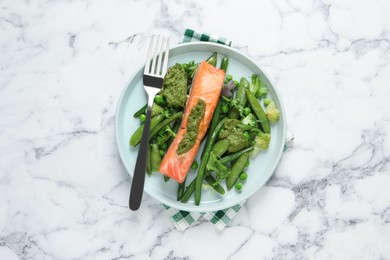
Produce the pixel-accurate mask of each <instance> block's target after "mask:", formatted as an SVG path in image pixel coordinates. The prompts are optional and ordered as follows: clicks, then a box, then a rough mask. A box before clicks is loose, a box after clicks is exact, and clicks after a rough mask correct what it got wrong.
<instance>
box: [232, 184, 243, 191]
mask: <svg viewBox="0 0 390 260" xmlns="http://www.w3.org/2000/svg"><path fill="white" fill-rule="evenodd" d="M234 187H235V188H236V190H237V191H241V190H242V183H241V182H237V183H236V185H234Z"/></svg>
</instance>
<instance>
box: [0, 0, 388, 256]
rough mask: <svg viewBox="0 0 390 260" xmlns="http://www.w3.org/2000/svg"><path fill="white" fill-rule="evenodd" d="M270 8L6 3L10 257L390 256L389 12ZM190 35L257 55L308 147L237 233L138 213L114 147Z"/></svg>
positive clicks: (1, 143) (3, 229) (380, 0)
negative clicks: (150, 58)
mask: <svg viewBox="0 0 390 260" xmlns="http://www.w3.org/2000/svg"><path fill="white" fill-rule="evenodd" d="M257 2H258V3H255V1H253V2H249V1H219V2H217V1H215V2H214V1H206V0H202V1H185V3H184V1H182V3H179V1H171V0H167V1H165V0H164V1H125V0H117V1H12V0H5V1H2V2H1V5H0V50H1V55H0V258H1V259H147V258H151V259H263V258H266V259H270V258H275V259H307V258H308V259H328V258H332V259H390V248H389V245H390V224H389V223H390V112H389V111H390V101H389V100H390V51H389V50H390V18H389V17H390V2H389V1H387V0H377V1H371V0H359V1H353V0H349V1H348V0H343V1H335V0H326V1H325V0H324V1H319V0H316V1H314V0H301V1H299V0H290V1H287V0H266V1H257ZM147 14H148V15H147ZM185 28H194V29H197V30H200V31H205V32H210V33H214V34H219V35H223V36H226V37H229V38H230V39H232V40H233V46H234V47H236V48H238V49H240V50H241V51H242V52H244V53H246V54H247V55H249V56H251V57H252V58H254V59H255V60H256V61H257V62H258V64H259V65H261V66H262V68H264V70H265V71H267V72H268V74H269V75H270V76H271V77H272V79H273V80H274V82H275V83H276V86H277V88H278V90H279V91H280V93H281V95H282V98H283V101H284V103H285V105H286V110H287V118H288V125H289V128H290V129H291V130H292V131H293V132H294V133H295V135H296V141H295V147H294V148H293V149H292V150H290V151H289V152H287V153H286V154H285V155H284V157H283V159H282V162H281V164H280V166H279V167H278V169H277V171H276V172H275V174H274V176H273V177H272V179H271V180H270V181H269V182H268V183H267V185H266V187H264V188H262V189H261V190H260V191H259V192H257V193H256V194H255V196H254V197H252V198H251V199H250V200H249V201H248V203H247V204H246V205H245V207H244V208H243V209H242V211H241V212H240V213H239V214H238V215H237V217H236V218H235V219H234V220H233V222H232V223H231V226H230V227H228V228H226V229H225V230H223V231H222V232H218V231H217V230H216V229H215V228H214V227H213V226H212V225H211V224H209V223H201V224H199V225H196V226H194V227H191V228H189V229H187V230H186V231H184V232H179V231H177V230H176V229H175V228H174V227H173V225H172V224H171V223H170V221H169V220H168V218H167V217H166V215H165V214H164V212H163V210H162V208H161V207H160V205H159V203H158V202H157V201H155V200H154V199H152V198H150V197H148V196H145V199H144V202H143V205H142V208H141V210H140V211H139V212H137V213H133V212H130V211H129V209H128V207H127V202H128V193H129V186H130V178H129V176H128V175H127V173H126V172H125V170H124V168H122V166H121V163H120V161H119V157H118V153H117V150H116V146H115V139H114V115H115V109H116V104H117V100H118V98H119V95H120V93H121V91H122V88H123V87H124V84H125V82H126V81H127V80H128V78H129V76H130V75H131V74H132V73H133V72H134V71H135V69H136V68H137V67H138V66H139V65H140V64H142V63H143V62H144V59H145V53H146V48H147V46H148V44H149V40H150V36H151V35H152V34H154V33H161V34H164V35H169V36H170V37H171V38H172V42H179V41H180V40H181V37H182V33H183V31H184V29H185Z"/></svg>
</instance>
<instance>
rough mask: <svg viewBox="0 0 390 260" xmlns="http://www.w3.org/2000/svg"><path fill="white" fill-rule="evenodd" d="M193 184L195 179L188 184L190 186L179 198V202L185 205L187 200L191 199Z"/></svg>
mask: <svg viewBox="0 0 390 260" xmlns="http://www.w3.org/2000/svg"><path fill="white" fill-rule="evenodd" d="M195 182H196V178H195V179H194V180H193V181H192V182H191V183H190V185H188V186H187V188H186V190H185V191H184V193H183V194H182V195H181V197H180V202H182V203H186V202H187V201H188V200H189V198H190V197H191V195H192V193H193V192H194V190H195Z"/></svg>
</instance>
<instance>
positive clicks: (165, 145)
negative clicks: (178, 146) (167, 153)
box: [160, 143, 168, 150]
mask: <svg viewBox="0 0 390 260" xmlns="http://www.w3.org/2000/svg"><path fill="white" fill-rule="evenodd" d="M167 146H168V145H167V143H163V144H161V145H160V148H161V149H163V150H165V149H166V148H167Z"/></svg>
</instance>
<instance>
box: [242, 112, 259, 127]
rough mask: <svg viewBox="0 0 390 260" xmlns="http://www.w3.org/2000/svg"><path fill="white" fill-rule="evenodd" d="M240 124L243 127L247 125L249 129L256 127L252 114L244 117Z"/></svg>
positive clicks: (255, 120)
mask: <svg viewBox="0 0 390 260" xmlns="http://www.w3.org/2000/svg"><path fill="white" fill-rule="evenodd" d="M241 123H243V124H244V125H249V126H251V127H257V119H256V117H255V116H254V115H253V114H248V115H247V116H245V117H244V118H243V119H242V120H241Z"/></svg>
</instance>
